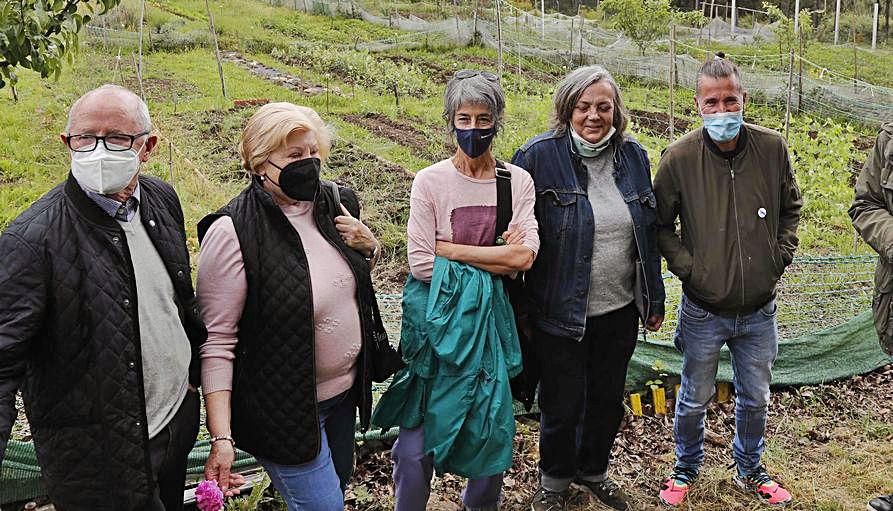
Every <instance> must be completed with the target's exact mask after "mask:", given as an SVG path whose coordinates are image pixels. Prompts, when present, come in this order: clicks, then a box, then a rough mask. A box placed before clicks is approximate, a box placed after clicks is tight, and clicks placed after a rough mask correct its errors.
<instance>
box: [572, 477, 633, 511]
mask: <svg viewBox="0 0 893 511" xmlns="http://www.w3.org/2000/svg"><path fill="white" fill-rule="evenodd" d="M571 486H572V487H574V488H576V489H578V490H583V491H585V492H586V493H589V494H591V495H594V496H595V497H596V498H597V499H598V500H600V501H602V504H604V505H606V506H608V507H610V508H611V509H619V510H620V511H627V510H628V509H630V505H629V495H627V494H626V493H624V491H623V490H621V489H620V487H619V486H617V483H615V482H614V481H612V480H611V479H610V478H608V479H605V480H604V481H599V482H597V483H596V482H593V481H587V480H585V479H580V478H577V479H574V482H572V483H571Z"/></svg>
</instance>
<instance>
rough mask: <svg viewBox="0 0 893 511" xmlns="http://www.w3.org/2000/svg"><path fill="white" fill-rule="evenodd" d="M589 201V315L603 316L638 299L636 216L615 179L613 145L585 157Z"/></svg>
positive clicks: (587, 312)
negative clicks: (591, 219) (592, 225)
mask: <svg viewBox="0 0 893 511" xmlns="http://www.w3.org/2000/svg"><path fill="white" fill-rule="evenodd" d="M583 164H584V165H585V166H586V170H587V171H588V173H589V188H588V194H589V202H590V203H592V212H593V215H594V216H595V222H594V223H595V238H594V239H593V243H592V270H591V272H590V277H589V305H588V306H587V311H586V314H587V316H600V315H602V314H605V313H608V312H611V311H614V310H617V309H619V308H621V307H624V306H626V305H628V304H629V303H630V302H632V301H633V300H634V299H635V295H634V294H633V290H634V288H635V280H636V266H635V262H636V248H635V243H636V241H635V235H634V234H633V219H632V216H630V214H629V208H628V207H627V205H626V202H625V201H624V200H623V195H621V194H620V190H618V189H617V184H616V183H615V182H614V149H613V148H612V147H608V148H607V149H605V150H604V151H603V152H602V153H601V154H600V155H598V156H596V157H594V158H583Z"/></svg>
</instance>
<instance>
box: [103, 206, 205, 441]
mask: <svg viewBox="0 0 893 511" xmlns="http://www.w3.org/2000/svg"><path fill="white" fill-rule="evenodd" d="M118 223H119V224H120V225H121V227H122V228H123V229H124V233H125V235H126V236H127V247H128V249H129V250H130V259H131V261H132V262H133V273H134V276H135V277H136V298H137V309H138V312H139V324H140V345H141V352H142V359H143V389H144V391H145V396H146V418H147V420H148V422H149V438H153V437H154V436H155V435H157V434H158V433H159V432H160V431H161V430H162V429H163V428H164V427H165V426H167V423H168V422H170V421H171V419H173V417H174V415H175V414H176V413H177V409H178V408H179V407H180V404H181V403H182V402H183V398H184V397H186V391H187V388H188V385H189V362H190V360H191V358H192V352H191V350H190V346H189V338H188V337H186V331H185V330H184V329H183V323H182V322H181V321H180V315H179V312H178V310H177V303H176V301H175V299H174V296H175V295H174V286H173V283H172V282H171V279H170V277H169V276H168V273H167V269H165V267H164V262H163V261H162V260H161V256H159V255H158V251H157V250H155V245H153V244H152V240H151V239H150V238H149V235H148V233H146V228H145V226H143V224H142V222H141V221H140V212H139V209H137V212H136V215H134V216H133V218H132V219H131V220H130V221H129V222H124V221H120V220H119V221H118Z"/></svg>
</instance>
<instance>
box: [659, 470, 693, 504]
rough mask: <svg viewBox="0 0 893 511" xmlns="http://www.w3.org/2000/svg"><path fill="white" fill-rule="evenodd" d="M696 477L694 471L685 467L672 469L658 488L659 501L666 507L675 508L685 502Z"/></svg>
mask: <svg viewBox="0 0 893 511" xmlns="http://www.w3.org/2000/svg"><path fill="white" fill-rule="evenodd" d="M697 476H698V473H697V471H696V470H694V469H691V468H685V467H675V468H673V473H672V474H670V477H668V478H667V480H666V481H664V483H663V484H662V485H661V487H660V493H659V494H658V497H660V501H661V502H662V503H664V504H666V505H668V506H672V507H676V506H678V505H679V504H682V501H683V500H685V494H686V493H688V490H689V487H690V485H691V483H692V482H693V481H694V480H695V478H696V477H697Z"/></svg>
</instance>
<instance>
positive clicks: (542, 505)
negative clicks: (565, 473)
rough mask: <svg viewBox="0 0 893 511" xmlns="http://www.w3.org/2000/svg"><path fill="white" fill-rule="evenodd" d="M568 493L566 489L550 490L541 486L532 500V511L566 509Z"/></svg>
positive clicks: (558, 510)
mask: <svg viewBox="0 0 893 511" xmlns="http://www.w3.org/2000/svg"><path fill="white" fill-rule="evenodd" d="M567 494H568V492H566V491H550V490H547V489H545V488H543V487H542V486H540V487H539V489H538V490H536V493H534V494H533V499H531V501H530V511H564V510H565V508H566V507H567Z"/></svg>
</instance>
